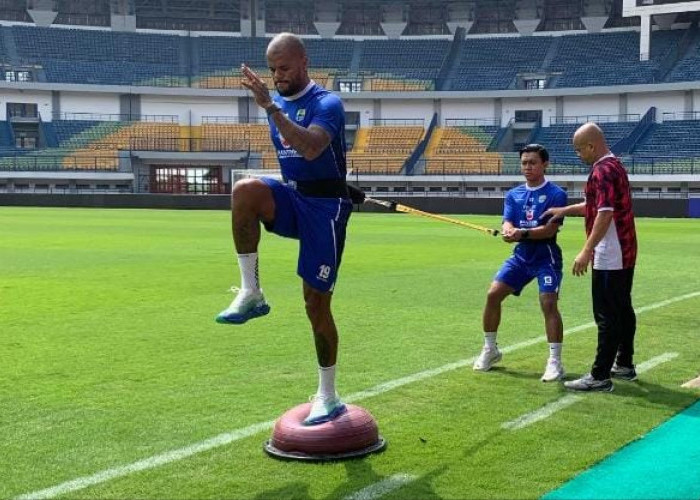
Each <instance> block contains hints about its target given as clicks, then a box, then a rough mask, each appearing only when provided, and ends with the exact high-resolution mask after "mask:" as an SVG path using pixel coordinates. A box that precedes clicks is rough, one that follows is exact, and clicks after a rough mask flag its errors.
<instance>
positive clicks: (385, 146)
mask: <svg viewBox="0 0 700 500" xmlns="http://www.w3.org/2000/svg"><path fill="white" fill-rule="evenodd" d="M424 133H425V129H424V128H423V126H413V125H405V126H392V125H374V126H370V127H365V128H362V129H360V130H359V131H358V133H357V137H356V138H355V145H354V147H353V149H352V151H350V153H349V154H348V166H349V168H350V169H351V170H352V171H353V172H354V173H383V174H398V173H400V172H401V169H402V167H403V165H404V163H405V161H406V159H407V158H408V156H409V155H410V154H411V153H412V152H413V150H414V149H415V148H416V146H417V145H418V142H419V141H420V140H421V137H423V134H424Z"/></svg>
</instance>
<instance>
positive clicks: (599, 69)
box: [0, 25, 700, 91]
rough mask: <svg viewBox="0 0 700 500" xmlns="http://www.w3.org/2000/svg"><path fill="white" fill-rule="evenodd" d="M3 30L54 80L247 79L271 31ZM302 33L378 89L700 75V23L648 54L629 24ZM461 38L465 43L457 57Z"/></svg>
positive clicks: (329, 68)
mask: <svg viewBox="0 0 700 500" xmlns="http://www.w3.org/2000/svg"><path fill="white" fill-rule="evenodd" d="M0 35H2V36H0V62H3V61H4V62H12V61H10V60H11V59H13V57H14V56H13V55H12V54H10V49H9V47H8V45H7V40H5V39H6V38H7V37H8V36H9V37H10V39H11V41H12V46H13V50H14V51H16V53H17V55H16V59H17V60H18V61H17V62H18V63H19V64H22V65H26V66H28V67H31V68H33V71H36V72H37V75H38V76H39V77H40V78H45V80H46V81H48V82H64V83H93V84H111V85H148V86H189V85H191V86H193V87H200V88H241V87H240V82H239V80H240V76H239V75H240V72H239V68H240V64H241V62H246V63H247V64H248V65H249V66H250V67H252V68H254V69H256V70H257V71H258V72H260V73H261V74H263V75H264V74H266V73H267V70H266V69H265V68H266V67H267V63H266V60H265V48H266V44H267V41H268V40H267V39H265V38H250V37H220V36H217V37H215V36H202V37H192V38H190V37H185V36H174V35H160V34H158V35H157V34H144V33H138V34H137V33H121V32H112V31H102V30H78V29H62V28H37V27H30V26H24V25H21V26H20V25H16V26H11V27H8V26H5V27H0ZM305 43H306V46H307V50H308V54H309V61H310V67H311V69H312V70H316V74H315V75H314V78H318V79H320V80H321V81H319V83H321V84H324V85H326V86H328V87H332V86H333V85H335V83H334V82H335V81H336V80H337V78H335V76H336V75H342V76H345V77H349V78H351V79H352V78H355V79H360V80H364V85H363V88H364V90H373V91H420V90H434V89H436V88H439V89H443V90H459V91H479V90H507V89H516V88H522V85H523V82H522V80H523V78H525V77H527V76H528V75H531V74H541V75H545V78H546V87H547V88H576V87H586V86H601V85H623V84H624V85H629V84H648V83H659V82H662V81H669V82H677V81H693V80H695V79H698V78H699V75H700V69H699V68H700V32H699V31H698V30H697V29H695V30H694V31H693V30H691V31H689V30H683V29H677V30H666V31H655V32H654V33H653V34H652V44H651V46H652V50H651V57H650V60H648V61H641V62H640V61H639V55H638V47H639V34H638V33H637V32H632V31H624V32H607V33H593V34H588V33H585V34H583V33H582V34H580V35H564V36H557V37H555V36H512V37H500V38H471V37H467V38H466V39H463V40H459V39H458V40H447V39H420V40H416V39H410V40H407V39H401V40H383V39H382V40H377V39H372V40H364V41H363V40H348V39H337V40H320V39H308V40H307V41H306V42H305ZM454 44H458V47H459V50H453V51H452V53H453V54H454V58H450V57H448V55H449V54H450V53H451V49H453V48H454V47H453V45H454ZM42 70H43V71H42ZM438 75H441V76H440V78H441V80H440V82H437V81H436V79H437V78H438ZM397 82H401V83H397ZM446 82H448V83H449V84H448V85H446V84H445V83H446Z"/></svg>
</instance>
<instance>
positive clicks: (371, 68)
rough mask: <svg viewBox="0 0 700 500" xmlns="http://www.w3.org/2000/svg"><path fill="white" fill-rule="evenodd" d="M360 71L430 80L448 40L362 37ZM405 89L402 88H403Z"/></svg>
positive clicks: (436, 72)
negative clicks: (372, 38)
mask: <svg viewBox="0 0 700 500" xmlns="http://www.w3.org/2000/svg"><path fill="white" fill-rule="evenodd" d="M358 43H361V44H362V49H361V50H362V57H361V59H360V67H359V69H360V71H361V72H364V73H379V74H381V75H385V76H387V75H393V77H394V78H408V79H411V80H423V81H430V80H433V79H434V78H435V77H437V75H438V73H439V72H440V67H441V66H442V63H443V61H444V59H445V56H446V55H447V53H448V51H449V45H450V42H449V41H448V40H365V41H363V42H358ZM404 90H405V89H404Z"/></svg>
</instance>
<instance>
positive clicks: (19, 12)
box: [0, 0, 32, 23]
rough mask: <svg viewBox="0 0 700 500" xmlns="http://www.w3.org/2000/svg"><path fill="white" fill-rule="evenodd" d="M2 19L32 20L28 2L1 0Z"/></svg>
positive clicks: (27, 21) (26, 21) (0, 17)
mask: <svg viewBox="0 0 700 500" xmlns="http://www.w3.org/2000/svg"><path fill="white" fill-rule="evenodd" d="M0 19H2V20H4V21H20V22H24V23H30V22H32V18H31V17H29V14H28V13H27V9H26V4H25V3H24V2H18V1H17V0H0Z"/></svg>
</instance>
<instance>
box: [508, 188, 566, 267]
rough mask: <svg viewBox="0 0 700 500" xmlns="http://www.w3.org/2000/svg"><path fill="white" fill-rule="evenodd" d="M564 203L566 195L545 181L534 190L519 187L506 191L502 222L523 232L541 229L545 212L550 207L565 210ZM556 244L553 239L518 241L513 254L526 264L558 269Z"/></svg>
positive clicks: (559, 263) (558, 256)
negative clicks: (549, 266) (553, 264)
mask: <svg viewBox="0 0 700 500" xmlns="http://www.w3.org/2000/svg"><path fill="white" fill-rule="evenodd" d="M566 200H567V197H566V191H564V190H563V189H562V188H560V187H559V186H557V185H556V184H554V183H552V182H549V181H546V180H545V182H544V183H543V184H542V185H540V186H538V187H536V188H530V187H528V186H527V184H522V185H520V186H517V187H514V188H513V189H511V190H510V191H508V194H507V195H506V199H505V204H504V209H503V221H504V222H505V221H509V222H510V223H511V224H513V226H515V227H517V228H523V229H531V228H534V227H537V226H543V225H545V224H546V222H547V220H546V219H545V220H541V219H540V217H541V216H542V214H543V213H544V211H545V210H547V209H548V208H552V207H565V206H566ZM561 223H562V224H563V221H562V222H561ZM556 240H557V237H556V235H555V236H554V237H552V238H550V239H547V240H524V241H521V242H519V243H518V244H517V245H516V247H515V249H514V250H513V255H515V256H516V257H518V258H520V259H521V260H523V261H525V262H526V263H528V264H535V263H555V264H558V265H561V261H562V260H561V249H560V248H559V245H557V241H556Z"/></svg>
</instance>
